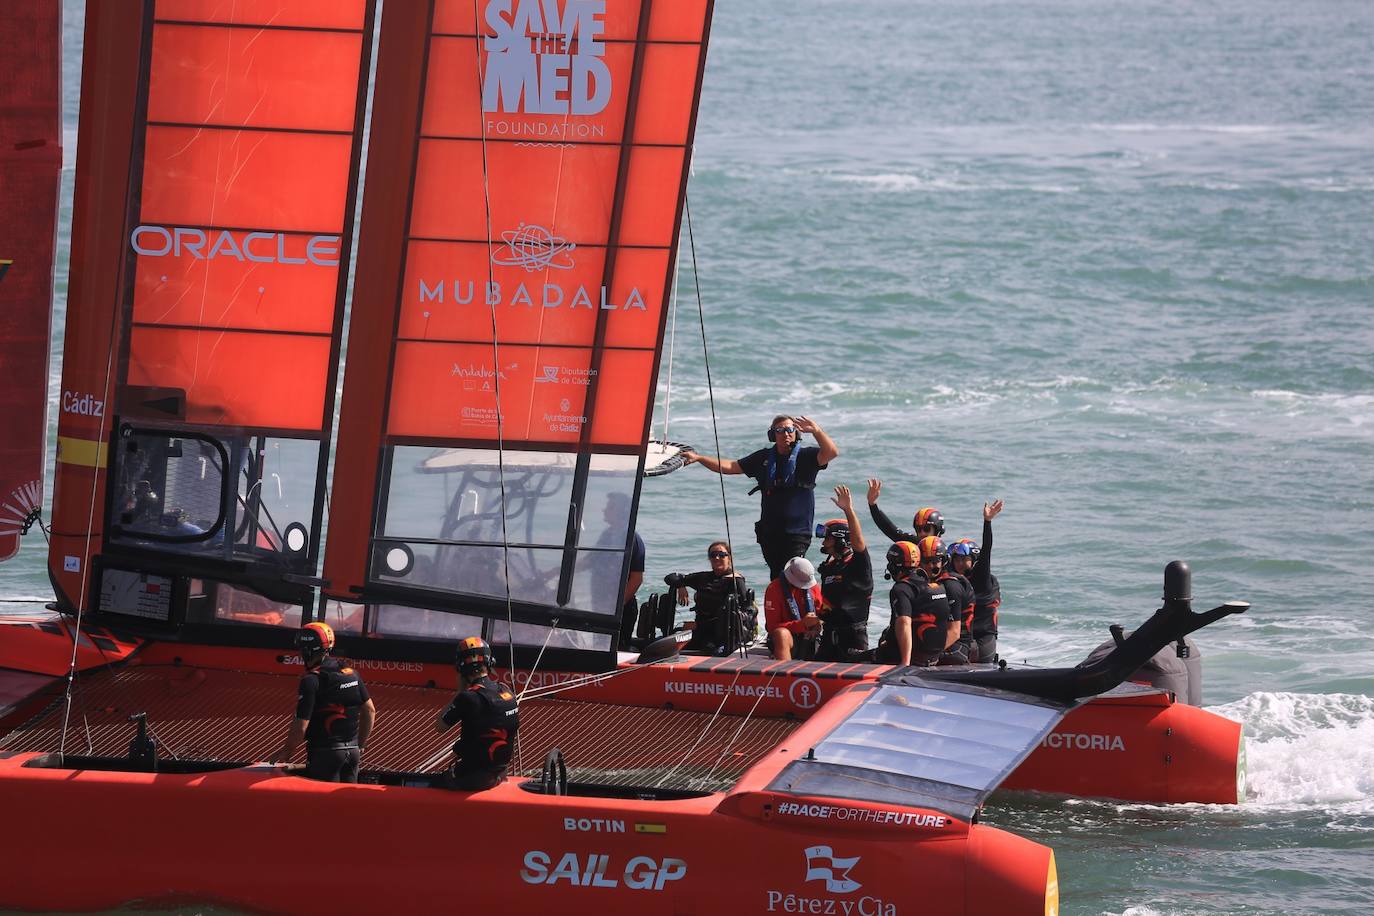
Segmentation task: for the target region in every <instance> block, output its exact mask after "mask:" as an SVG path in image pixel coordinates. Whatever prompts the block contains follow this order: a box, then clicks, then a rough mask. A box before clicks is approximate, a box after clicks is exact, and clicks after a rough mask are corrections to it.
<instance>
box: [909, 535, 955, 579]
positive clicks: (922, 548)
mask: <svg viewBox="0 0 1374 916" xmlns="http://www.w3.org/2000/svg"><path fill="white" fill-rule="evenodd" d="M916 550H917V552H918V553H920V555H921V561H920V562H921V565H922V566H925V565H926V564H927V563H930V562H931V561H934V562H936V563H937V564H938V565H937V566H936V569H937V570H941V569H944V568H945V563H947V562H948V561H949V555H948V554H946V553H945V542H944V541H942V540H940V539H939V538H937V537H935V536H934V535H932V536H930V537H924V538H921V540H920V541H918V542H917V544H916Z"/></svg>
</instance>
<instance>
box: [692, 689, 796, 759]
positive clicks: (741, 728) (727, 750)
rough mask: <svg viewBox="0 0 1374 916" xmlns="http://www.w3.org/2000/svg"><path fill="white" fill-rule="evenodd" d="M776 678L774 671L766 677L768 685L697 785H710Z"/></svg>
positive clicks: (756, 698) (761, 691) (755, 699)
mask: <svg viewBox="0 0 1374 916" xmlns="http://www.w3.org/2000/svg"><path fill="white" fill-rule="evenodd" d="M777 676H778V673H777V672H776V671H774V672H773V673H772V674H770V675H769V676H768V683H767V684H764V685H763V689H762V690H760V691H759V694H758V696H757V697H755V698H754V705H753V706H750V707H749V711H748V712H747V713H745V715H744V718H743V719H741V720H740V723H739V728H737V729H735V733H734V734H733V735H731V736H730V740H729V741H727V742H726V743H725V747H723V748H721V749H720V756H719V757H717V758H716V762H715V763H713V764H711V769H710V770H709V771H708V772H707V773H706V775H705V776H702V777H701V778H700V779H698V780H697V782H698V784H700V785H702V786H708V785H710V784H711V777H712V776H714V775H716V770H717V769H718V768H719V767H720V765H721V764H722V763H724V762H725V755H726V754H728V753H730V748H732V747H734V746H735V742H736V741H738V740H739V736H740V735H742V734H744V726H746V725H748V724H749V720H750V719H751V718H753V716H754V711H755V710H757V709H758V708H759V703H761V702H763V698H764V697H765V696H766V695H767V694H768V690H769V688H770V687H772V686H773V679H774V678H776V677H777Z"/></svg>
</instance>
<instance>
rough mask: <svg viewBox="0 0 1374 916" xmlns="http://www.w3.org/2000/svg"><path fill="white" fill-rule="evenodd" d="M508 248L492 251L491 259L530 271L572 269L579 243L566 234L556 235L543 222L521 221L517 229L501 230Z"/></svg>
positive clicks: (493, 261) (502, 238) (494, 262)
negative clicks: (564, 236)
mask: <svg viewBox="0 0 1374 916" xmlns="http://www.w3.org/2000/svg"><path fill="white" fill-rule="evenodd" d="M501 240H502V241H503V242H505V243H506V244H505V247H504V248H498V249H496V250H495V251H493V252H492V253H491V262H492V263H493V264H498V265H500V266H502V267H520V268H523V269H524V270H525V272H526V273H534V272H535V271H536V270H548V269H550V268H552V269H553V270H571V269H572V267H573V259H572V254H571V252H572V251H573V249H575V248H576V247H577V245H576V244H575V243H574V242H570V241H568V240H567V239H565V238H563V237H562V236H558V235H554V234H553V233H552V232H550V231H549V230H547V229H545V228H544V227H543V226H535V225H533V224H528V223H521V224H520V226H519V227H518V228H516V229H507V230H506V231H505V232H503V233H501Z"/></svg>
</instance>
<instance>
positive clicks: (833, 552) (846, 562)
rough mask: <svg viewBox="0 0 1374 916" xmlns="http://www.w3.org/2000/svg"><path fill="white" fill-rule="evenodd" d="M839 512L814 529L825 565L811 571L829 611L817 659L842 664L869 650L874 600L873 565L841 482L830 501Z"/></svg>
mask: <svg viewBox="0 0 1374 916" xmlns="http://www.w3.org/2000/svg"><path fill="white" fill-rule="evenodd" d="M831 501H832V502H834V503H835V505H836V506H838V507H839V508H840V510H841V511H842V512H844V518H842V519H841V518H832V519H830V520H829V521H827V522H825V523H824V524H822V525H817V526H816V536H817V537H820V538H824V540H822V541H821V553H823V554H825V555H826V559H825V562H823V563H821V566H820V569H818V570H816V573H817V575H819V576H820V579H821V594H822V595H823V596H824V598H825V604H826V607H827V608H828V610H827V612H826V615H825V631H824V632H823V633H822V634H821V646H820V658H822V659H825V660H827V661H846V660H848V659H850V658H852V657H853V656H854V655H855V654H856V653H862V652H867V651H868V612H869V605H871V604H872V602H873V561H872V560H870V559H869V556H868V544H867V543H866V542H865V541H864V533H863V528H861V527H860V525H859V517H858V516H857V515H855V514H854V499H853V497H852V496H851V495H850V493H849V487H846V486H845V485H844V484H840V485H839V486H838V487H836V488H835V495H834V497H833V498H832V500H831Z"/></svg>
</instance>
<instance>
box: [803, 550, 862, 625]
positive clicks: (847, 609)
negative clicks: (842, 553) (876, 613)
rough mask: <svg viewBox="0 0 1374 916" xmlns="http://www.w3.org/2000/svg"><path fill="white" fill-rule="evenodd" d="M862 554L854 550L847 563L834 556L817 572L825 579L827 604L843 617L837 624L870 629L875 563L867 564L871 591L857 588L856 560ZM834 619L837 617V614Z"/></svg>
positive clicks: (846, 558) (850, 553) (847, 558)
mask: <svg viewBox="0 0 1374 916" xmlns="http://www.w3.org/2000/svg"><path fill="white" fill-rule="evenodd" d="M864 552H865V553H867V552H868V551H867V550H865V551H864ZM858 555H859V554H858V552H857V551H854V550H851V551H850V552H849V555H848V556H847V557H845V558H844V559H843V560H836V559H835V558H834V557H831V558H829V559H827V560H826V561H825V562H824V563H822V564H821V565H820V568H819V569H817V570H816V574H817V575H818V576H820V579H821V594H822V596H824V598H825V601H826V604H827V605H829V606H830V607H831V608H833V609H834V610H837V611H839V612H840V613H839V616H840V617H842V618H843V619H842V620H835V621H834V622H835V623H836V624H847V625H850V626H866V625H867V623H868V612H869V604H870V602H871V601H872V598H873V565H872V563H871V562H868V563H867V565H868V569H869V573H868V586H867V588H864V587H861V586H859V585H856V584H855V582H854V579H855V570H854V561H855V559H856V558H857V557H858ZM861 565H864V564H861ZM827 592H828V594H827ZM831 616H832V618H834V617H835V615H834V614H832V615H831Z"/></svg>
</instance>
